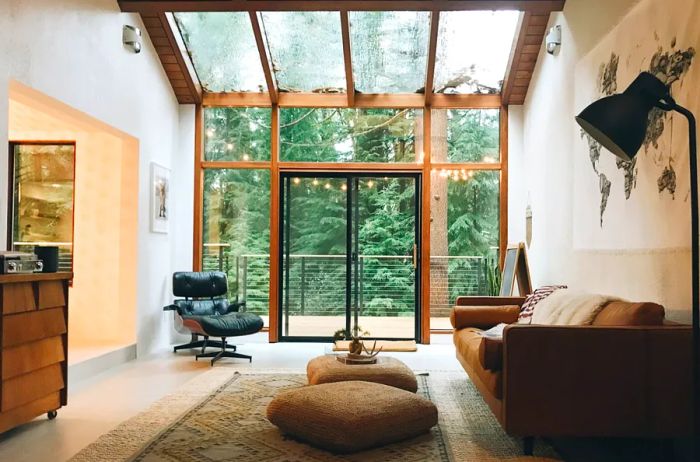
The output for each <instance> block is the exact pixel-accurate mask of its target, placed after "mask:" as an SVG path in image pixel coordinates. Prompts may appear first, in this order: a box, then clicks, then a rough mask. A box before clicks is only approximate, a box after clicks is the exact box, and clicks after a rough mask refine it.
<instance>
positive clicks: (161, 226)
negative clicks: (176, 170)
mask: <svg viewBox="0 0 700 462" xmlns="http://www.w3.org/2000/svg"><path fill="white" fill-rule="evenodd" d="M169 224H170V169H168V168H165V167H163V166H162V165H158V164H156V163H155V162H151V232H152V233H167V232H168V228H169Z"/></svg>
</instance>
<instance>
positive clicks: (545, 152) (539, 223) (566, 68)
mask: <svg viewBox="0 0 700 462" xmlns="http://www.w3.org/2000/svg"><path fill="white" fill-rule="evenodd" d="M657 1H663V0H657ZM636 3H637V0H616V1H612V2H611V1H608V0H568V1H567V2H566V6H565V8H564V11H563V12H561V13H556V14H553V15H552V17H551V18H550V26H552V25H554V24H559V25H561V26H562V47H561V50H560V51H559V52H558V53H557V54H556V55H555V56H552V55H549V54H547V53H546V52H545V51H544V48H543V49H542V50H541V51H540V56H539V59H538V63H537V68H536V69H535V73H534V75H533V79H532V83H531V84H530V89H529V92H528V97H527V100H526V102H525V104H524V106H523V107H522V112H521V113H518V112H516V111H512V112H511V120H513V119H516V120H518V122H520V123H522V127H523V129H522V145H521V148H520V149H518V148H515V149H513V150H512V152H513V154H512V156H511V159H512V160H511V176H512V177H517V178H514V179H513V181H512V183H511V184H513V183H515V187H513V186H512V187H511V197H512V198H513V196H514V195H518V196H519V197H520V199H514V200H513V202H511V208H513V209H516V210H517V212H516V211H513V212H512V213H511V216H513V214H515V215H519V214H522V215H521V216H519V217H518V216H515V217H513V218H512V220H513V221H514V222H515V223H518V222H519V221H522V222H523V223H524V207H525V206H526V205H527V204H522V203H521V202H520V201H522V200H523V198H524V199H525V201H528V200H529V202H530V205H531V207H532V212H533V239H532V246H531V247H530V249H529V256H530V266H531V272H532V276H533V279H534V282H535V285H536V286H537V285H543V284H550V283H565V284H568V285H570V286H572V287H575V288H580V289H583V290H588V291H593V292H601V293H609V294H614V295H618V296H621V297H625V298H628V299H632V300H650V301H655V302H658V303H662V304H663V305H664V306H666V308H667V310H668V312H669V313H668V314H669V316H670V317H672V318H675V319H678V320H688V319H689V317H690V313H689V306H690V250H689V245H688V248H682V249H673V250H644V249H641V250H633V251H631V250H623V249H621V250H585V249H582V250H578V249H574V246H573V217H572V205H573V179H574V175H576V174H577V172H575V171H574V168H573V165H574V162H573V157H572V156H573V146H572V145H573V142H574V140H573V137H572V126H573V124H574V123H575V122H574V119H573V117H574V115H575V114H574V95H575V88H574V82H575V78H574V69H575V66H576V63H577V62H578V61H579V60H580V59H581V57H582V56H584V55H585V54H586V53H587V52H588V51H589V50H590V49H591V48H593V47H594V46H595V45H596V44H597V43H598V41H599V40H600V39H601V37H603V36H604V35H605V34H606V33H608V32H609V31H610V30H612V28H613V27H614V26H615V24H617V23H618V22H619V21H620V19H621V18H622V17H624V15H625V14H626V13H627V12H628V11H629V9H630V8H632V7H633V6H634V5H635V4H636ZM512 125H514V123H513V122H511V126H512ZM516 162H518V164H516ZM516 165H517V167H516ZM516 168H518V170H516ZM678 174H679V175H687V174H688V172H685V171H684V172H678ZM516 191H517V193H516ZM528 198H529V199H528ZM598 202H599V197H598V196H594V197H591V204H592V206H597V205H596V204H597V203H598ZM512 230H513V233H511V240H524V227H522V228H520V227H519V226H517V225H516V226H515V227H513V228H512ZM611 231H612V230H611ZM618 231H619V232H644V230H643V229H635V230H618ZM518 233H522V234H518Z"/></svg>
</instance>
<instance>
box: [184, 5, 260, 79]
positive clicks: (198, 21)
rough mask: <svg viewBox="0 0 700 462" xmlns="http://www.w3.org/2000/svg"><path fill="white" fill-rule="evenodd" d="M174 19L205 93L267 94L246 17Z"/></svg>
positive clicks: (217, 15) (194, 15)
mask: <svg viewBox="0 0 700 462" xmlns="http://www.w3.org/2000/svg"><path fill="white" fill-rule="evenodd" d="M174 16H175V20H176V21H177V24H178V27H179V29H180V33H181V34H182V38H183V40H184V41H185V46H186V47H187V51H188V52H189V54H190V58H191V59H192V64H193V66H194V69H195V71H196V72H197V77H199V81H200V83H201V84H202V88H203V89H204V90H205V91H208V92H237V91H247V92H265V91H267V85H266V84H265V74H264V73H263V69H262V65H261V64H260V54H259V53H258V48H257V46H256V44H255V36H254V35H253V27H252V25H251V24H250V17H249V16H248V13H243V12H236V13H218V12H217V13H175V14H174Z"/></svg>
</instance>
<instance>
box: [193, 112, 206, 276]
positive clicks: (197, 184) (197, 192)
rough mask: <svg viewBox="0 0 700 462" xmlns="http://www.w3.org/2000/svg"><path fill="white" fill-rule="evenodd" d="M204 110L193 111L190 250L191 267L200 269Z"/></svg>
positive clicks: (196, 269) (202, 215) (202, 216)
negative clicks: (192, 206) (192, 204)
mask: <svg viewBox="0 0 700 462" xmlns="http://www.w3.org/2000/svg"><path fill="white" fill-rule="evenodd" d="M203 132H204V110H203V109H202V105H201V104H198V105H196V106H195V111H194V221H193V227H194V232H193V236H194V240H193V244H192V245H193V246H194V248H193V250H192V260H193V261H192V269H193V270H194V271H201V270H202V242H203V236H202V228H203V226H202V225H203V219H204V214H203V207H204V196H203V191H204V171H203V170H202V160H203V158H204V136H202V135H203Z"/></svg>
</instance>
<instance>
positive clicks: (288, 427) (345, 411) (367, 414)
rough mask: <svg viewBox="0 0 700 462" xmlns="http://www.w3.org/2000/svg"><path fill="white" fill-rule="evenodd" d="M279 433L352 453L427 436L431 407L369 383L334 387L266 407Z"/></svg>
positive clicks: (289, 394)
mask: <svg viewBox="0 0 700 462" xmlns="http://www.w3.org/2000/svg"><path fill="white" fill-rule="evenodd" d="M267 418H268V420H269V421H270V422H272V423H273V424H274V425H276V426H277V427H279V429H280V430H281V431H282V432H283V433H285V434H288V435H290V436H292V437H295V438H296V439H299V440H301V441H304V442H306V443H309V444H311V445H312V446H316V447H319V448H321V449H325V450H327V451H331V452H335V453H352V452H357V451H362V450H365V449H370V448H374V447H378V446H384V445H387V444H391V443H395V442H398V441H401V440H405V439H408V438H413V437H416V436H418V435H421V434H423V433H427V432H428V431H429V430H430V429H431V428H432V427H433V426H434V425H436V424H437V420H438V412H437V408H436V407H435V405H434V404H433V403H432V402H431V401H429V400H427V399H425V398H423V397H421V396H419V395H417V394H415V393H411V392H408V391H405V390H401V389H399V388H396V387H390V386H388V385H383V384H380V383H373V382H360V381H350V382H335V383H325V384H322V385H312V386H307V387H301V388H296V389H294V390H289V391H284V392H282V393H279V394H278V395H277V396H275V398H273V400H272V401H271V402H270V404H269V405H268V406H267Z"/></svg>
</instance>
